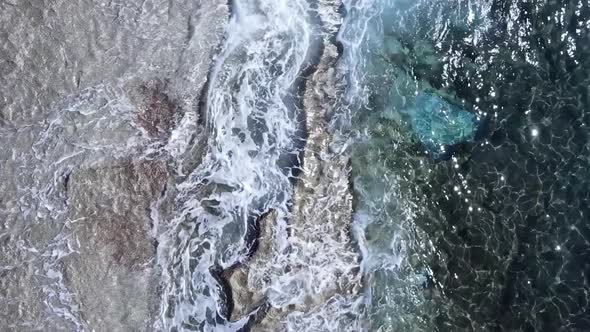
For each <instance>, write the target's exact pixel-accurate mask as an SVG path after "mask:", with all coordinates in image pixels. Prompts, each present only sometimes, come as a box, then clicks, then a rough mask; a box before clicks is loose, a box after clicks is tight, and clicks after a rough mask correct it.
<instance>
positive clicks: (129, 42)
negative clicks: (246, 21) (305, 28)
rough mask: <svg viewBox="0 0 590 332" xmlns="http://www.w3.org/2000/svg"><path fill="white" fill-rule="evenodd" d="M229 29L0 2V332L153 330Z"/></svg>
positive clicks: (90, 4)
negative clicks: (173, 209)
mask: <svg viewBox="0 0 590 332" xmlns="http://www.w3.org/2000/svg"><path fill="white" fill-rule="evenodd" d="M226 20H227V6H226V3H225V2H222V1H174V2H162V1H150V0H148V1H125V2H121V1H104V2H102V1H85V0H81V1H60V0H57V1H40V2H38V1H15V2H11V1H3V2H1V3H0V139H1V140H2V142H3V144H5V145H4V146H3V148H2V149H0V163H1V164H2V165H3V166H2V167H1V171H0V288H1V290H0V292H1V293H2V295H1V299H0V307H2V310H0V311H1V313H0V326H1V327H2V329H7V330H15V331H41V330H43V331H47V330H49V331H74V330H95V331H149V330H153V323H154V321H155V320H156V319H157V313H158V311H157V307H158V305H159V298H158V283H159V270H158V268H157V259H156V247H157V245H158V242H157V235H158V230H159V226H160V225H161V224H160V220H161V219H163V215H165V214H166V211H168V209H170V204H169V200H170V197H172V196H173V195H174V193H175V188H174V179H175V177H177V176H179V175H181V174H182V173H183V172H184V171H186V170H187V169H191V168H194V167H195V165H198V163H199V160H200V155H201V152H202V148H203V147H202V146H203V143H202V142H203V139H204V135H205V132H204V130H198V129H197V128H198V125H197V119H198V112H197V105H198V102H199V100H198V97H199V96H200V94H201V90H202V88H203V86H204V85H205V82H206V80H207V76H208V71H209V67H210V64H211V57H212V55H213V53H214V52H215V50H216V48H217V47H218V44H219V42H220V40H221V38H222V32H223V31H222V29H223V24H224V23H225V22H226ZM195 31H198V33H195Z"/></svg>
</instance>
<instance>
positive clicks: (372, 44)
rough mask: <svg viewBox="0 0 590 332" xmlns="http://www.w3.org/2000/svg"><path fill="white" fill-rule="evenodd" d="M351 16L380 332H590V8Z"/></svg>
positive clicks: (366, 248) (358, 190)
mask: <svg viewBox="0 0 590 332" xmlns="http://www.w3.org/2000/svg"><path fill="white" fill-rule="evenodd" d="M345 9H346V19H345V24H344V27H343V30H342V31H341V35H340V38H341V40H342V42H343V45H344V55H343V58H342V61H343V62H344V63H346V64H347V66H345V67H346V68H348V80H349V82H348V91H349V94H350V97H349V100H348V101H349V104H350V105H351V106H350V107H351V108H352V109H353V110H354V120H353V125H352V126H353V127H354V128H355V132H356V137H357V143H356V145H355V148H354V149H353V150H354V152H353V159H352V175H351V179H352V182H353V188H354V192H355V197H356V201H355V221H354V225H355V228H354V229H355V238H356V240H357V242H358V243H359V247H361V248H362V250H363V271H364V274H365V285H364V286H365V297H366V307H367V317H368V319H369V321H370V324H371V330H381V331H482V330H485V331H587V330H590V319H589V318H588V316H587V311H588V305H589V298H588V294H590V292H589V291H590V289H589V284H590V224H589V222H588V220H589V219H590V217H589V216H590V191H589V188H590V180H589V177H588V174H589V173H588V169H589V166H590V144H589V142H588V124H589V121H590V112H589V102H590V101H589V99H588V93H589V91H588V90H589V86H590V84H589V83H590V79H589V77H590V75H589V70H590V66H589V65H590V63H589V61H590V53H589V52H590V49H589V48H588V45H590V39H589V28H590V7H589V4H588V3H587V2H586V1H560V2H558V1H523V0H517V1H505V2H498V1H475V0H473V1H428V0H422V1H401V0H398V1H385V0H375V1H348V2H346V4H345ZM355 46H356V47H355Z"/></svg>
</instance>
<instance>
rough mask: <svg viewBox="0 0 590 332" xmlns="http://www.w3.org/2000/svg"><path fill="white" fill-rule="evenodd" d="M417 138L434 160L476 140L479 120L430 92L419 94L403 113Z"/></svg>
mask: <svg viewBox="0 0 590 332" xmlns="http://www.w3.org/2000/svg"><path fill="white" fill-rule="evenodd" d="M402 114H404V115H405V116H407V118H409V123H410V126H411V128H412V131H413V132H414V134H416V135H417V136H418V139H419V140H420V142H422V144H423V145H424V146H425V147H426V148H427V149H428V151H429V152H430V153H432V155H434V157H435V158H438V157H440V156H442V155H444V154H445V152H447V148H449V147H451V146H453V145H455V144H458V143H462V142H466V141H469V140H471V139H473V138H474V136H475V132H476V130H477V125H478V120H477V116H476V115H474V114H472V113H469V112H467V111H466V110H464V109H462V108H461V107H459V106H457V105H454V104H451V103H450V102H448V101H446V100H445V99H443V98H442V97H440V96H438V95H437V94H435V93H431V92H420V93H419V94H418V95H417V96H416V98H415V99H414V101H413V103H412V104H411V105H410V106H409V107H407V108H405V109H404V110H402Z"/></svg>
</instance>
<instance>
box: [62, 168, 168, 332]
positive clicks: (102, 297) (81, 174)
mask: <svg viewBox="0 0 590 332" xmlns="http://www.w3.org/2000/svg"><path fill="white" fill-rule="evenodd" d="M168 178H169V175H168V173H167V170H166V165H165V164H163V163H161V162H160V163H158V162H143V163H136V164H134V163H133V162H128V163H125V162H122V164H121V165H117V166H112V167H104V168H94V169H83V170H79V171H77V172H75V173H73V174H71V175H70V178H69V181H68V196H69V199H68V214H67V215H68V216H67V218H68V219H69V220H75V223H73V224H72V225H71V227H70V229H71V232H72V233H71V234H72V236H73V237H75V241H73V242H74V244H73V245H72V246H73V248H72V249H73V250H74V252H75V253H74V254H72V255H70V256H68V257H66V258H64V259H63V260H62V263H61V264H62V266H63V269H64V270H65V271H64V283H65V285H66V287H67V288H68V289H70V290H71V291H72V292H73V293H74V294H76V297H77V300H78V304H79V306H80V314H81V316H82V317H83V319H84V320H85V321H86V322H87V324H88V326H92V327H93V329H96V330H100V331H126V330H135V331H145V330H149V329H150V326H151V323H152V321H153V320H154V318H155V317H154V316H155V312H154V307H155V305H156V304H157V302H156V299H157V298H156V296H155V295H156V286H157V275H156V273H157V272H156V271H157V270H155V264H154V263H155V251H156V245H157V243H156V241H155V238H154V237H153V234H152V232H153V221H152V219H151V213H152V211H151V208H152V206H151V204H152V202H154V201H155V200H157V198H158V196H160V195H161V192H162V191H163V190H164V188H165V186H166V185H167V180H168Z"/></svg>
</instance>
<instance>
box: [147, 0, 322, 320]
mask: <svg viewBox="0 0 590 332" xmlns="http://www.w3.org/2000/svg"><path fill="white" fill-rule="evenodd" d="M232 9H233V16H232V18H231V20H230V22H229V24H228V26H227V31H226V40H225V43H224V45H223V48H222V51H221V53H220V54H219V55H218V56H217V58H216V60H215V61H216V64H215V67H214V69H213V72H212V75H211V81H210V84H209V90H208V92H207V109H206V118H205V120H206V126H207V131H208V142H207V144H208V149H207V152H206V154H205V156H204V158H203V161H202V163H201V164H200V165H199V166H198V167H197V168H196V169H195V170H194V171H193V172H192V173H191V174H190V175H189V176H188V177H187V179H186V181H184V182H183V183H181V184H179V185H178V188H177V189H178V190H179V195H178V198H177V207H178V211H177V213H175V214H174V215H173V216H171V218H170V220H168V221H167V222H166V224H167V227H168V229H167V230H166V231H165V232H164V233H163V234H162V235H161V237H160V249H159V251H158V262H159V264H160V265H161V267H162V270H163V280H162V285H163V287H164V289H163V294H162V302H161V314H160V319H159V321H158V322H157V323H156V327H157V328H158V329H169V328H172V327H174V326H176V327H179V328H182V327H183V326H184V327H187V326H195V324H199V323H202V324H204V326H203V327H202V328H203V329H204V330H206V331H213V330H228V329H229V330H236V329H238V328H240V327H241V326H243V324H245V323H246V321H245V320H243V321H240V322H237V323H228V322H227V321H225V318H221V317H220V316H223V315H220V313H221V312H223V303H224V301H223V299H222V298H223V296H224V294H223V291H222V290H221V289H220V288H219V285H218V282H217V280H216V279H215V277H214V275H212V273H211V271H210V269H212V268H213V267H216V266H219V267H222V268H226V267H229V266H232V265H234V264H236V263H238V262H240V261H242V260H244V258H245V255H246V253H247V251H248V244H247V243H246V242H245V241H244V238H245V236H246V232H247V231H248V227H249V225H248V223H249V222H251V220H252V218H253V216H255V215H257V214H260V213H262V212H264V211H267V210H269V209H275V210H276V211H278V212H279V215H280V216H282V217H284V216H286V215H287V214H288V201H289V199H290V194H289V193H290V186H291V185H290V182H289V176H288V175H289V172H287V171H286V170H284V169H281V166H280V160H281V158H284V157H285V156H288V155H290V154H293V153H296V152H297V150H296V149H297V147H296V145H295V144H294V142H295V139H296V138H297V137H296V132H297V130H298V123H297V118H296V111H297V110H295V109H292V108H290V107H289V106H288V104H287V103H286V100H287V99H288V98H290V97H292V96H291V94H292V93H293V86H294V84H295V82H296V80H297V78H298V76H299V75H300V72H301V69H302V66H303V65H304V63H305V61H306V57H307V54H308V50H309V48H310V43H311V41H310V39H311V37H310V33H311V28H310V26H309V23H308V19H307V10H308V8H307V4H306V3H305V2H304V1H287V0H281V1H277V0H260V1H253V0H238V1H235V2H234V7H233V8H232ZM160 226H163V225H162V224H161V225H160ZM218 318H221V320H219V319H218Z"/></svg>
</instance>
